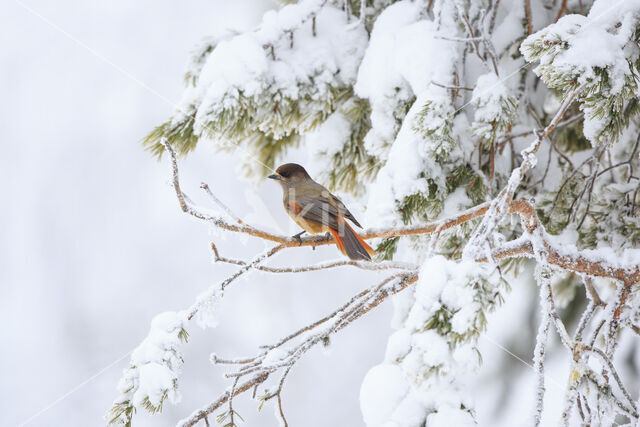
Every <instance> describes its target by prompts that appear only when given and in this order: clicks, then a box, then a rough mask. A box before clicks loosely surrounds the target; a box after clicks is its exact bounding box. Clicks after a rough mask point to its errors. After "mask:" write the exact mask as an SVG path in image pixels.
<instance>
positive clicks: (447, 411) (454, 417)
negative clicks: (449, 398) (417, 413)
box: [426, 405, 476, 427]
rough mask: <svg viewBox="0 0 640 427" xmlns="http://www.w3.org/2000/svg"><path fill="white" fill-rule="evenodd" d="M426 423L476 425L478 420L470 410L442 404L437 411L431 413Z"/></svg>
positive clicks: (437, 426)
mask: <svg viewBox="0 0 640 427" xmlns="http://www.w3.org/2000/svg"><path fill="white" fill-rule="evenodd" d="M426 425H428V426H429V427H450V426H456V427H475V425H476V422H475V420H474V419H473V417H472V416H471V414H469V412H467V411H463V410H461V409H459V408H453V407H451V406H449V405H442V406H440V408H439V409H438V411H437V412H434V413H433V414H429V416H428V417H427V424H426Z"/></svg>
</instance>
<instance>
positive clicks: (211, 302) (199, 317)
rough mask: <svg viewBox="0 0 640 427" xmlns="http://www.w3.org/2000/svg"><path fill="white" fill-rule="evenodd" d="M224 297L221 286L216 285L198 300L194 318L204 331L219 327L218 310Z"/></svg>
mask: <svg viewBox="0 0 640 427" xmlns="http://www.w3.org/2000/svg"><path fill="white" fill-rule="evenodd" d="M223 295H224V291H223V290H222V287H221V285H220V284H216V285H214V286H212V287H210V288H209V289H208V290H207V291H206V292H204V293H202V294H201V295H199V296H198V297H197V298H196V303H195V307H197V310H196V312H195V316H194V318H195V321H196V323H197V324H198V326H200V327H201V328H202V329H206V328H215V327H216V326H218V309H219V306H220V302H221V300H222V297H223Z"/></svg>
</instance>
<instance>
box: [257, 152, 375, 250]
mask: <svg viewBox="0 0 640 427" xmlns="http://www.w3.org/2000/svg"><path fill="white" fill-rule="evenodd" d="M269 178H271V179H275V180H277V181H278V182H279V183H280V185H281V187H282V191H283V204H284V208H285V210H286V211H287V213H288V214H289V216H290V217H291V218H292V219H293V220H294V221H295V222H296V224H298V225H299V226H300V227H302V228H303V229H304V230H305V231H307V232H309V233H311V234H318V233H326V232H329V233H331V234H332V235H333V238H334V239H335V241H336V245H337V246H338V248H339V249H340V251H342V253H343V254H345V255H347V256H348V257H349V258H351V259H353V260H360V259H364V260H371V255H373V254H375V252H374V250H373V249H371V247H369V245H367V243H366V242H365V241H364V240H363V239H362V238H361V237H360V236H358V234H357V233H356V232H355V231H354V230H353V228H351V226H350V225H349V223H348V222H347V221H346V220H350V221H351V222H353V223H354V224H355V225H357V226H358V227H361V226H360V223H358V221H357V220H356V219H355V218H354V216H353V215H352V214H351V212H349V209H347V207H346V206H345V205H344V203H342V201H341V200H340V199H338V198H337V197H336V196H334V195H333V194H331V193H330V192H329V190H327V189H326V188H324V187H323V186H322V185H320V184H318V183H317V182H315V181H314V180H313V179H311V177H310V176H309V174H308V173H307V171H306V170H305V169H304V168H303V167H302V166H300V165H298V164H296V163H286V164H284V165H282V166H280V167H279V168H278V169H276V173H275V174H273V175H269Z"/></svg>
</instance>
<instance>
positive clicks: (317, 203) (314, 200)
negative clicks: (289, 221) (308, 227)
mask: <svg viewBox="0 0 640 427" xmlns="http://www.w3.org/2000/svg"><path fill="white" fill-rule="evenodd" d="M330 197H331V195H330V194H329V197H327V196H326V195H321V196H306V195H301V194H296V197H295V201H290V202H289V204H290V206H291V207H292V208H293V210H294V213H295V214H297V215H299V216H301V217H302V218H304V219H305V220H307V221H311V222H316V223H319V224H322V225H326V226H328V227H330V228H333V229H337V228H338V217H339V216H345V215H346V212H344V211H343V210H342V209H340V207H339V206H338V205H337V204H336V203H335V201H333V200H331V199H330Z"/></svg>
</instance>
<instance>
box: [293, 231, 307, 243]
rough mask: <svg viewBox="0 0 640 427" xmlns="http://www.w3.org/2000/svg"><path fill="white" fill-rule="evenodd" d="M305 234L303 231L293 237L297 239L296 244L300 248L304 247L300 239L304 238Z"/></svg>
mask: <svg viewBox="0 0 640 427" xmlns="http://www.w3.org/2000/svg"><path fill="white" fill-rule="evenodd" d="M303 234H304V231H301V232H300V233H298V234H295V235H293V236H291V238H292V239H295V240H296V242H298V246H302V239H301V238H300V236H302V235H303Z"/></svg>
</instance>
